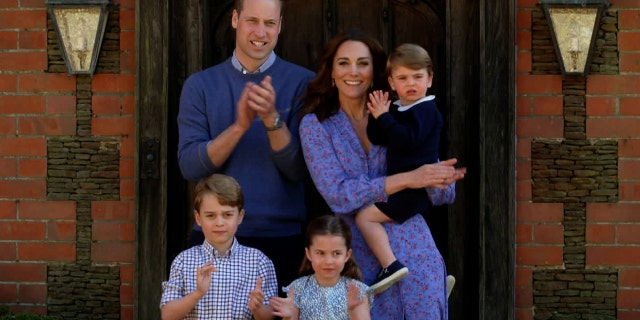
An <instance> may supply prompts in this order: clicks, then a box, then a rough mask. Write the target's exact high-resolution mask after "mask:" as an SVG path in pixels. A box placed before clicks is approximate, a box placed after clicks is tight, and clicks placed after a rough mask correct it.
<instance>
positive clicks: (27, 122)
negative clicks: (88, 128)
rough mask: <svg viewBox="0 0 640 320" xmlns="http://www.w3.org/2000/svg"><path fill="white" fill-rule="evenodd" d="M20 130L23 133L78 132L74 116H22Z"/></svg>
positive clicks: (70, 133) (67, 134)
mask: <svg viewBox="0 0 640 320" xmlns="http://www.w3.org/2000/svg"><path fill="white" fill-rule="evenodd" d="M18 132H19V133H20V134H22V135H40V134H42V135H48V136H51V135H63V136H70V135H74V134H75V133H76V118H75V117H73V116H50V117H20V118H18Z"/></svg>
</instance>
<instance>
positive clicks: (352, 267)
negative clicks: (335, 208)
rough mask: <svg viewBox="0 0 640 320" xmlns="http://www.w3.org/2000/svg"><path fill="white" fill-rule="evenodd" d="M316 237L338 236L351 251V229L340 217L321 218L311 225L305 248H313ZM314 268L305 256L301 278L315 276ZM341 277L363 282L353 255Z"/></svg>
mask: <svg viewBox="0 0 640 320" xmlns="http://www.w3.org/2000/svg"><path fill="white" fill-rule="evenodd" d="M315 236H337V237H342V238H343V239H344V244H345V245H346V247H347V250H351V228H349V225H348V224H347V223H346V222H344V220H342V219H341V218H340V217H338V216H333V215H324V216H320V217H318V218H316V219H314V220H313V221H311V222H310V223H309V226H308V227H307V233H306V236H305V248H309V247H310V246H311V242H312V241H313V238H314V237H315ZM314 272H315V271H313V267H312V266H311V261H309V259H307V255H306V254H305V256H304V258H303V259H302V265H300V270H299V273H300V275H301V276H306V275H310V274H313V273H314ZM340 275H342V276H345V277H348V278H351V279H356V280H359V281H362V273H361V272H360V268H359V267H358V264H357V263H356V260H355V259H354V258H353V253H352V254H351V257H350V258H349V260H347V262H346V263H345V264H344V269H342V272H341V273H340Z"/></svg>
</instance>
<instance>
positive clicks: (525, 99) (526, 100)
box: [516, 96, 533, 117]
mask: <svg viewBox="0 0 640 320" xmlns="http://www.w3.org/2000/svg"><path fill="white" fill-rule="evenodd" d="M532 106H533V98H532V97H531V96H518V97H516V116H517V117H526V116H531V115H532V109H533V108H532Z"/></svg>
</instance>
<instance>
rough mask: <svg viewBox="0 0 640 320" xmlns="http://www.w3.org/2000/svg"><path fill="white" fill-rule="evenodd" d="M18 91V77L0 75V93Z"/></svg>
mask: <svg viewBox="0 0 640 320" xmlns="http://www.w3.org/2000/svg"><path fill="white" fill-rule="evenodd" d="M16 91H18V77H17V76H16V75H15V74H0V92H5V93H9V92H16Z"/></svg>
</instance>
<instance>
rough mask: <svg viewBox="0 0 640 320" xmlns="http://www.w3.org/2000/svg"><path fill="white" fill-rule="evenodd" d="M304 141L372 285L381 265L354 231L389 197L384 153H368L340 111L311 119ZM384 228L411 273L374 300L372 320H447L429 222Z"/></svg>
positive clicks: (316, 177)
mask: <svg viewBox="0 0 640 320" xmlns="http://www.w3.org/2000/svg"><path fill="white" fill-rule="evenodd" d="M300 140H301V142H302V148H303V153H304V156H305V161H306V163H307V167H308V169H309V172H310V173H311V177H312V178H313V181H314V183H315V185H316V187H317V188H318V191H319V192H320V194H321V195H322V196H323V198H324V199H325V200H326V201H327V204H328V205H329V206H330V207H331V209H332V211H333V212H335V213H336V215H339V216H340V217H342V218H343V219H344V220H345V221H346V222H347V223H348V224H349V225H350V226H351V232H352V235H353V239H352V248H353V255H354V257H355V260H356V262H357V263H358V265H359V266H360V268H361V269H362V276H363V279H364V282H365V283H367V284H371V283H373V281H374V280H375V278H376V274H377V272H378V270H379V269H380V265H379V264H378V261H377V260H376V258H375V257H374V255H373V253H372V252H371V250H370V249H369V247H368V246H367V245H366V243H365V242H364V239H363V238H362V234H361V233H360V232H359V231H358V229H357V228H356V225H355V222H354V214H355V213H356V212H358V211H359V210H361V209H362V208H364V207H365V206H368V205H371V204H373V203H374V202H376V201H385V200H386V198H387V194H386V193H385V191H384V180H385V175H386V166H385V158H386V157H385V156H386V149H385V148H384V147H381V146H376V145H373V146H372V147H371V150H370V151H369V153H368V154H367V153H365V152H364V149H363V148H362V146H361V144H360V141H359V139H358V137H357V136H356V133H355V131H354V130H353V127H352V125H351V122H350V121H349V118H348V117H347V115H346V114H345V113H344V112H343V111H342V110H340V111H339V112H338V113H337V114H335V115H333V116H331V117H329V118H328V119H326V120H325V121H323V122H319V121H318V119H317V118H316V116H315V114H307V115H306V116H305V117H304V118H303V119H302V121H301V123H300ZM384 227H385V230H386V231H387V234H388V235H389V242H390V244H391V249H392V250H393V252H394V253H395V254H396V257H397V258H398V260H400V261H402V263H404V264H405V265H406V266H407V267H408V268H409V275H407V276H406V277H405V278H404V279H402V280H401V281H400V282H398V283H397V284H395V285H393V286H391V287H390V288H389V289H388V290H386V291H384V292H383V293H381V294H379V295H377V296H376V297H375V301H374V303H373V307H372V310H371V318H372V319H385V320H445V319H447V318H448V310H447V294H446V284H445V278H446V274H447V273H446V267H445V263H444V260H443V259H442V256H441V255H440V252H439V251H438V248H437V247H436V245H435V243H434V241H433V237H432V236H431V231H430V230H429V227H428V226H427V223H426V222H425V221H424V219H423V218H422V216H421V215H415V216H413V217H412V218H410V219H409V220H407V221H406V222H405V223H403V224H395V223H385V224H384Z"/></svg>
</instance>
